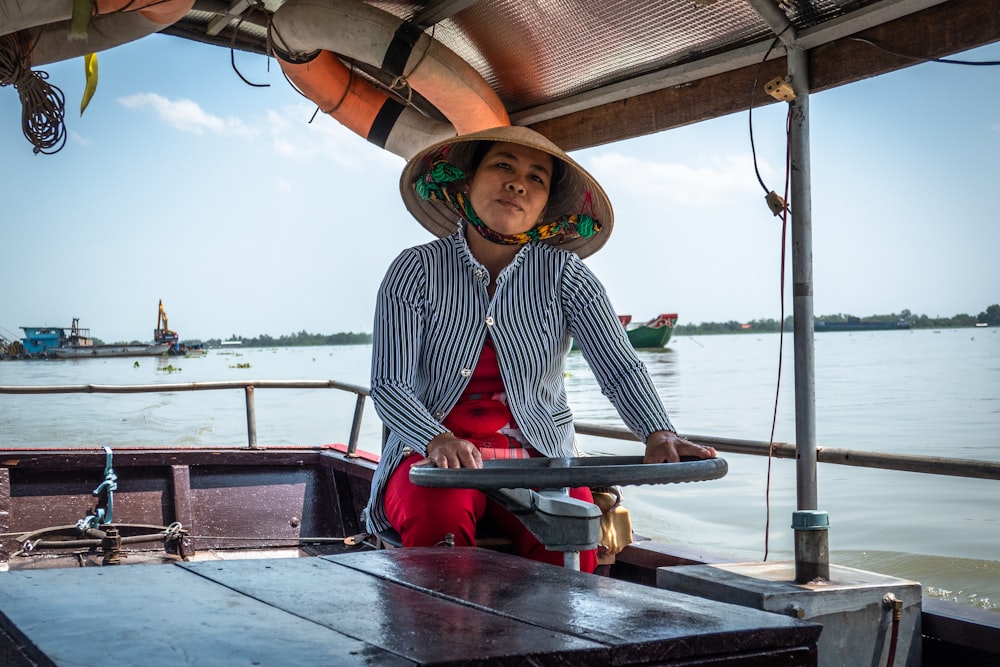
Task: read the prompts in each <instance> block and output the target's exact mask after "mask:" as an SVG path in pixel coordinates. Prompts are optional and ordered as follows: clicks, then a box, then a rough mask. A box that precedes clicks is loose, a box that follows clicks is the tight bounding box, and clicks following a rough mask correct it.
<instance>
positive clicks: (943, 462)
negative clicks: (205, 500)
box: [0, 380, 1000, 479]
mask: <svg viewBox="0 0 1000 667" xmlns="http://www.w3.org/2000/svg"><path fill="white" fill-rule="evenodd" d="M224 389H243V391H244V395H245V398H246V401H245V404H246V421H247V446H248V448H250V449H257V448H258V444H257V418H256V399H255V390H256V389H335V390H339V391H345V392H348V393H352V394H354V395H355V403H354V418H353V420H352V423H351V431H350V435H349V437H348V442H347V455H348V456H354V455H356V453H357V450H358V440H359V439H360V434H361V423H362V418H363V416H364V409H365V403H366V402H367V399H368V396H369V389H368V388H367V387H362V386H360V385H354V384H349V383H345V382H337V381H335V380H256V381H247V380H230V381H221V382H184V383H162V384H138V385H105V384H78V385H0V394H135V393H155V392H160V393H167V392H180V391H215V390H224ZM575 428H576V432H577V433H578V434H580V435H587V436H593V437H599V438H608V439H613V440H631V441H637V440H638V439H637V438H636V437H635V435H634V434H633V433H632V432H631V431H629V430H628V429H626V428H624V427H620V426H606V425H599V424H590V423H584V422H576V423H575ZM383 431H384V430H383ZM684 436H685V437H686V438H688V439H690V440H692V441H694V442H697V443H699V444H703V445H711V446H712V447H715V448H716V449H717V450H718V451H720V452H723V453H729V454H747V455H752V456H769V455H770V456H773V457H774V458H784V459H794V458H795V456H796V452H795V444H794V443H787V442H774V443H771V442H762V441H755V440H740V439H735V438H725V437H716V436H708V435H696V434H689V433H685V434H684ZM816 459H817V462H819V463H830V464H836V465H848V466H857V467H862V468H879V469H883V470H897V471H901V472H917V473H924V474H928V475H945V476H952V477H969V478H976V479H1000V461H983V460H976V459H959V458H948V457H941V456H915V455H908V454H891V453H886V452H874V451H864V450H857V449H841V448H834V447H817V449H816Z"/></svg>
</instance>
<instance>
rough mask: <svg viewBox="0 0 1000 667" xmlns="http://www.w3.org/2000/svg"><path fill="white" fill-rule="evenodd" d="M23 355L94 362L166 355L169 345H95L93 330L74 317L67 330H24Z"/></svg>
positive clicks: (64, 328) (27, 328) (56, 328)
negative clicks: (109, 358) (113, 358)
mask: <svg viewBox="0 0 1000 667" xmlns="http://www.w3.org/2000/svg"><path fill="white" fill-rule="evenodd" d="M21 329H23V330H24V338H22V339H21V353H22V354H23V355H24V356H27V357H30V358H40V359H93V358H103V357H152V356H157V355H161V354H167V353H168V352H169V351H170V348H171V344H170V343H169V342H163V341H160V342H158V341H154V342H152V343H119V344H111V345H103V344H95V343H94V339H93V338H92V337H91V335H90V329H87V328H84V327H81V326H80V319H79V318H78V317H74V318H73V323H72V324H71V325H70V326H68V327H49V326H44V327H24V326H23V327H21Z"/></svg>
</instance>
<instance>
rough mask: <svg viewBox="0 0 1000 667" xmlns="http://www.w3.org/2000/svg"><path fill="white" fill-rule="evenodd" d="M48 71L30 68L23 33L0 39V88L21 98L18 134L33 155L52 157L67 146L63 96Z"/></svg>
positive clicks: (29, 47) (28, 51)
mask: <svg viewBox="0 0 1000 667" xmlns="http://www.w3.org/2000/svg"><path fill="white" fill-rule="evenodd" d="M48 78H49V75H48V73H47V72H35V71H33V70H32V69H31V41H30V38H29V37H28V33H27V32H26V31H23V30H22V31H19V32H16V33H12V34H7V35H3V36H0V88H2V87H4V86H10V85H13V86H14V88H15V89H16V90H17V94H18V96H20V98H21V109H22V111H21V131H22V132H23V133H24V136H25V138H26V139H27V140H28V141H29V142H31V145H32V146H34V147H35V148H34V152H35V154H36V155H37V154H38V153H44V154H46V155H52V154H53V153H58V152H59V151H60V150H62V148H63V146H65V145H66V123H65V122H64V118H65V116H66V97H65V96H64V95H63V92H62V91H61V90H59V88H57V87H56V86H53V85H52V84H50V83H49V82H48V81H47V80H46V79H48Z"/></svg>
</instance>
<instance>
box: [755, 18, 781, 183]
mask: <svg viewBox="0 0 1000 667" xmlns="http://www.w3.org/2000/svg"><path fill="white" fill-rule="evenodd" d="M787 29H788V28H785V30H787ZM782 32H784V30H782ZM780 37H781V35H780V34H779V35H778V36H777V37H775V38H774V41H773V42H771V46H769V47H768V48H767V51H766V52H765V53H764V57H763V58H762V59H761V61H760V64H759V65H758V66H757V73H756V74H754V77H753V87H752V88H751V89H750V106H749V108H748V109H747V123H748V125H749V127H750V154H751V155H752V156H753V171H754V173H755V174H757V182H758V183H760V187H762V188H764V192H765V193H767V192H770V191H771V190H770V189H769V188H768V187H767V186H766V185H764V179H763V178H761V175H760V169H758V167H757V148H756V146H755V145H754V140H753V101H754V93H756V92H757V83H758V82H759V81H760V72H761V70H762V69H764V63H765V62H767V57H768V56H769V55H771V51H773V50H774V47H775V46H777V45H778V42H779V41H780ZM786 201H787V200H786Z"/></svg>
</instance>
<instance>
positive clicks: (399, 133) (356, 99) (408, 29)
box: [271, 0, 510, 158]
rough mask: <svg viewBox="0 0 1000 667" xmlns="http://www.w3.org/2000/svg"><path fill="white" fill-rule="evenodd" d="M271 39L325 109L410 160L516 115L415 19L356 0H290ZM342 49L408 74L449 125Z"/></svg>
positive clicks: (289, 71) (291, 73) (285, 65)
mask: <svg viewBox="0 0 1000 667" xmlns="http://www.w3.org/2000/svg"><path fill="white" fill-rule="evenodd" d="M271 40H272V43H273V44H274V47H275V51H276V53H277V55H278V62H279V64H280V65H281V68H282V71H284V72H285V74H286V75H287V76H288V78H289V79H290V80H291V81H292V82H293V83H294V84H295V85H296V86H297V87H298V88H299V89H300V90H301V91H302V92H303V93H304V94H305V95H306V96H307V97H309V99H310V100H312V101H313V102H315V103H316V104H317V106H319V108H320V109H322V110H323V111H324V112H326V113H328V114H329V115H330V116H332V117H333V118H335V119H336V120H338V121H339V122H340V123H342V124H343V125H345V126H346V127H347V128H348V129H350V130H352V131H353V132H355V133H356V134H358V135H360V136H362V137H364V138H365V139H368V140H369V141H371V142H372V143H375V144H376V145H379V146H381V147H382V148H385V149H386V150H389V151H390V152H393V153H395V154H397V155H401V156H402V157H404V158H409V157H411V156H412V155H413V154H415V153H416V152H417V151H419V150H420V149H422V148H424V147H426V146H428V145H430V144H432V143H435V142H436V141H439V140H441V139H445V138H447V137H449V136H454V135H455V134H456V133H457V134H466V133H469V132H475V131H477V130H484V129H488V128H491V127H497V126H500V125H509V124H510V118H509V117H508V116H507V110H506V109H505V108H504V105H503V102H501V101H500V98H499V97H497V95H496V93H495V92H494V91H493V89H492V88H491V87H490V85H489V84H488V83H486V81H485V80H484V79H483V78H482V77H481V76H480V75H479V73H478V72H477V71H476V70H474V69H473V68H472V67H471V66H470V65H469V64H468V63H466V62H465V61H464V60H462V59H461V58H460V57H459V56H458V55H457V54H456V53H455V52H454V51H452V50H451V49H449V48H448V47H446V46H444V45H443V44H441V43H440V42H438V41H437V40H435V39H433V38H432V37H431V36H429V35H427V34H426V33H424V32H423V31H422V30H420V29H419V28H416V27H415V26H413V25H412V24H410V23H407V22H406V21H403V20H402V19H400V18H398V17H396V16H393V15H392V14H389V13H388V12H384V11H382V10H380V9H377V8H375V7H372V6H370V5H367V4H364V3H361V2H357V1H353V0H288V2H286V3H285V4H283V5H282V6H281V7H280V8H279V9H278V10H277V11H276V12H275V14H274V18H273V20H272V27H271ZM336 54H339V55H341V56H343V57H345V58H350V59H353V60H356V61H358V62H363V63H366V64H367V65H369V66H372V67H376V68H378V69H380V70H382V71H383V72H384V73H386V74H387V75H389V76H392V77H397V78H400V79H401V80H402V79H405V82H406V84H407V85H409V86H410V87H412V89H413V90H415V91H417V92H418V93H420V94H421V95H422V96H423V97H424V98H425V99H426V100H427V101H428V102H430V103H431V104H432V105H434V107H435V108H436V109H438V110H439V111H440V112H441V113H442V114H443V115H444V116H445V118H447V119H448V121H449V123H442V122H440V121H436V120H433V119H429V118H427V117H426V116H424V115H423V114H421V113H420V112H418V111H416V110H415V109H413V108H412V107H408V106H406V105H403V104H401V103H399V102H397V101H396V100H395V99H394V98H392V97H391V96H389V95H388V94H386V93H384V92H382V91H380V90H378V89H376V88H374V87H372V86H371V85H370V84H368V83H367V82H366V81H364V80H363V79H361V78H360V77H359V76H353V77H352V76H351V71H350V70H349V69H348V68H347V67H346V66H345V65H344V64H343V63H342V62H341V61H340V59H339V58H338V57H337V55H336Z"/></svg>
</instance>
